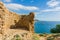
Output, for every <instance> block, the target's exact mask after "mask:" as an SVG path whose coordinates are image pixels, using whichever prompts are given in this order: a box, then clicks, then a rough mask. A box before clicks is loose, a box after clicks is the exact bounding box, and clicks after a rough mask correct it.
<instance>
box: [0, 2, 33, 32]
mask: <svg viewBox="0 0 60 40" xmlns="http://www.w3.org/2000/svg"><path fill="white" fill-rule="evenodd" d="M2 29H26V30H28V31H30V32H34V13H33V12H31V13H30V14H29V15H18V14H16V13H14V12H10V11H9V10H8V9H7V8H6V7H5V6H4V4H3V3H2V2H0V31H2Z"/></svg>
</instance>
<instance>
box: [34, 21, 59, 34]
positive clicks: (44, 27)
mask: <svg viewBox="0 0 60 40" xmlns="http://www.w3.org/2000/svg"><path fill="white" fill-rule="evenodd" d="M58 24H60V21H36V22H35V24H34V31H35V33H51V32H50V30H51V29H52V28H55V27H56V25H58Z"/></svg>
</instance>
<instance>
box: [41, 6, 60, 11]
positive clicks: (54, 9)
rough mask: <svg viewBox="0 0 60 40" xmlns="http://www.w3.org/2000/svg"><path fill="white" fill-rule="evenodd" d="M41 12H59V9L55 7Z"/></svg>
mask: <svg viewBox="0 0 60 40" xmlns="http://www.w3.org/2000/svg"><path fill="white" fill-rule="evenodd" d="M42 12H60V7H55V8H52V9H45V10H42Z"/></svg>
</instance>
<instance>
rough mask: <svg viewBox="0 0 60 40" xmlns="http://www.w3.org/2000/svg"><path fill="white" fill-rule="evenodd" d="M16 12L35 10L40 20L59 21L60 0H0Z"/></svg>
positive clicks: (23, 12) (36, 16) (27, 12)
mask: <svg viewBox="0 0 60 40" xmlns="http://www.w3.org/2000/svg"><path fill="white" fill-rule="evenodd" d="M0 1H2V2H3V3H4V4H5V6H6V8H8V9H9V10H10V11H13V12H16V13H17V14H29V13H30V12H35V19H38V20H40V21H60V0H0Z"/></svg>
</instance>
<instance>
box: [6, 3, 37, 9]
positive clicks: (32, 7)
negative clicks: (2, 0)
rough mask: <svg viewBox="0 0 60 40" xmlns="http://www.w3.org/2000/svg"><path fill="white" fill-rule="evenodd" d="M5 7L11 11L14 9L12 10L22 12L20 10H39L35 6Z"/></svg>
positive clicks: (15, 5) (13, 5) (11, 4)
mask: <svg viewBox="0 0 60 40" xmlns="http://www.w3.org/2000/svg"><path fill="white" fill-rule="evenodd" d="M5 6H6V7H7V8H9V9H12V10H20V9H23V10H38V8H37V7H35V6H24V5H21V4H15V3H10V4H5Z"/></svg>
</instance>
